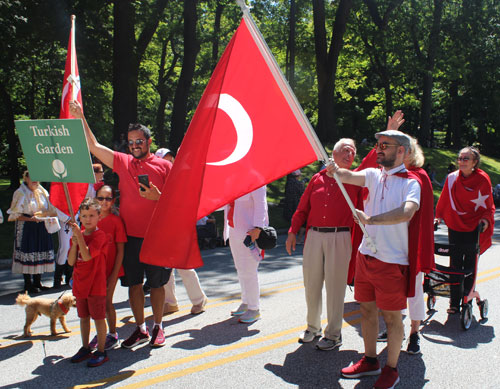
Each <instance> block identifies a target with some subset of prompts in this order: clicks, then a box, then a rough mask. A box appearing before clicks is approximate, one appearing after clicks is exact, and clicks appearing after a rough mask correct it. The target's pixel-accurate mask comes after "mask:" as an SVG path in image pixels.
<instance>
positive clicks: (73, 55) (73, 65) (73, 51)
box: [69, 15, 77, 101]
mask: <svg viewBox="0 0 500 389" xmlns="http://www.w3.org/2000/svg"><path fill="white" fill-rule="evenodd" d="M75 19H76V16H75V15H71V33H70V34H71V53H70V57H71V58H70V61H71V74H70V80H69V81H70V83H71V96H72V100H73V101H74V100H76V98H77V96H76V95H77V88H76V63H75V58H76V47H75Z"/></svg>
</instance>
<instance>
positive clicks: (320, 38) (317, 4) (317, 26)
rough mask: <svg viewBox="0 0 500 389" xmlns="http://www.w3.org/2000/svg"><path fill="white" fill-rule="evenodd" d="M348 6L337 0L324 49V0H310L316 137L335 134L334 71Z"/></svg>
mask: <svg viewBox="0 0 500 389" xmlns="http://www.w3.org/2000/svg"><path fill="white" fill-rule="evenodd" d="M351 7H352V0H340V2H339V5H338V7H337V12H336V14H335V22H334V25H333V33H332V39H331V41H330V48H329V49H328V48H327V43H326V28H325V2H324V0H313V21H314V47H315V52H316V75H317V78H318V124H317V129H316V131H317V134H318V137H319V138H320V139H321V140H323V141H333V140H335V139H336V138H337V137H338V134H337V128H336V125H335V114H334V101H335V100H334V97H335V96H334V94H335V74H336V72H337V62H338V58H339V54H340V50H341V49H342V45H343V43H344V33H345V30H346V25H347V19H348V17H349V12H350V10H351Z"/></svg>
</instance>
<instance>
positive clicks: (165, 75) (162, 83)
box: [155, 37, 179, 147]
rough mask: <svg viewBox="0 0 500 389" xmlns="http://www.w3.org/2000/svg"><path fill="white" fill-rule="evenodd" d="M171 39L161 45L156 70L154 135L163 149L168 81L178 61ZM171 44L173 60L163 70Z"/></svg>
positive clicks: (165, 138) (165, 141)
mask: <svg viewBox="0 0 500 389" xmlns="http://www.w3.org/2000/svg"><path fill="white" fill-rule="evenodd" d="M171 38H172V37H170V38H167V39H165V41H164V42H163V45H162V53H161V59H160V69H159V70H158V85H157V86H156V89H157V91H158V94H159V95H160V102H159V103H158V108H157V110H156V120H155V122H156V126H155V129H156V134H157V137H158V144H159V146H160V147H165V146H166V144H167V131H166V129H165V107H166V106H167V103H168V101H169V100H170V96H171V88H170V87H169V80H170V78H171V77H172V74H173V72H174V69H175V66H176V65H177V61H178V60H179V54H178V53H177V51H176V50H175V49H174V44H173V40H171ZM169 42H171V44H172V52H173V54H174V58H173V59H172V63H171V64H170V67H169V69H168V70H165V66H166V57H167V46H168V44H169Z"/></svg>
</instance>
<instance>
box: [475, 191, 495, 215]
mask: <svg viewBox="0 0 500 389" xmlns="http://www.w3.org/2000/svg"><path fill="white" fill-rule="evenodd" d="M488 197H490V195H487V194H486V195H484V196H482V195H481V191H480V190H478V195H477V199H474V200H471V201H472V202H473V203H474V204H476V207H475V208H474V212H476V211H477V209H478V208H479V207H483V208H484V209H486V199H487V198H488Z"/></svg>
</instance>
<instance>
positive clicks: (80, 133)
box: [16, 119, 95, 183]
mask: <svg viewBox="0 0 500 389" xmlns="http://www.w3.org/2000/svg"><path fill="white" fill-rule="evenodd" d="M16 129H17V134H18V136H19V140H20V141H21V147H22V149H23V152H24V157H25V159H26V164H27V165H28V170H29V172H30V177H31V178H32V179H33V180H34V181H46V182H89V183H93V182H95V177H94V171H93V169H92V160H91V158H90V153H89V148H88V145H87V139H86V138H85V133H84V130H83V123H82V121H81V120H80V119H50V120H49V119H47V120H16Z"/></svg>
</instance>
